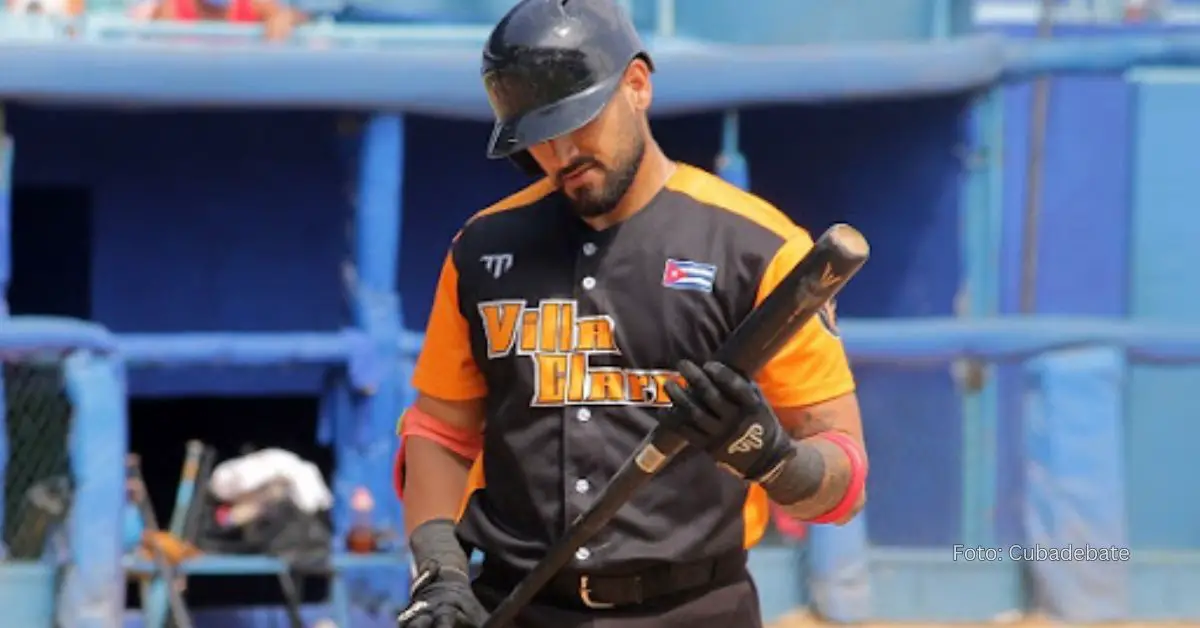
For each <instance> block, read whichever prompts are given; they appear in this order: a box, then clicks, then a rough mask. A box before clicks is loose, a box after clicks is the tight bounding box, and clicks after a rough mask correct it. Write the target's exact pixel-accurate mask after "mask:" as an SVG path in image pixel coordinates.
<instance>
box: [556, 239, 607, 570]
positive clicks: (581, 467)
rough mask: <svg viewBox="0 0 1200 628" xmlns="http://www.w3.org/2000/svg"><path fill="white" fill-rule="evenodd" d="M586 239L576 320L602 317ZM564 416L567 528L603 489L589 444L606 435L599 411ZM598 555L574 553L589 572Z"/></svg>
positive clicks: (579, 255) (578, 257)
mask: <svg viewBox="0 0 1200 628" xmlns="http://www.w3.org/2000/svg"><path fill="white" fill-rule="evenodd" d="M584 232H585V233H584V236H583V237H582V238H580V239H579V240H578V241H577V247H576V251H577V252H576V254H575V264H574V266H575V276H574V290H573V294H572V296H573V298H574V300H575V302H576V303H577V306H576V307H577V308H578V311H577V312H576V315H577V316H580V317H583V316H593V315H596V314H599V313H600V312H599V310H598V308H597V307H596V303H595V301H594V299H593V295H594V291H596V290H599V289H601V288H600V281H601V279H602V277H601V276H600V263H599V261H600V255H599V253H600V245H599V244H598V243H597V241H598V240H599V238H598V237H595V236H597V235H598V234H595V233H594V232H590V230H584ZM563 410H564V412H563V481H564V486H563V489H564V494H565V499H564V502H563V504H564V506H565V508H564V510H565V514H566V517H565V519H566V520H565V522H564V523H565V524H566V525H568V526H569V525H570V522H571V521H573V520H574V519H575V517H576V516H578V515H579V514H580V513H582V512H583V511H584V510H586V509H587V508H588V507H589V506H591V504H592V501H593V500H594V498H595V495H596V493H597V492H598V491H599V490H600V489H601V488H603V486H602V482H603V480H602V479H601V478H597V477H593V476H594V474H595V473H596V469H597V465H596V464H594V462H593V460H592V459H591V457H592V456H593V455H594V452H593V451H590V448H589V443H591V444H593V445H592V447H593V448H594V444H595V443H600V442H602V440H603V434H602V433H601V432H600V431H599V429H598V426H597V425H596V424H595V422H594V421H595V419H597V418H600V415H601V414H602V412H601V410H600V408H599V407H589V406H587V405H575V406H571V405H568V406H566V407H565V408H564V409H563ZM595 552H596V548H595V547H593V546H587V545H585V546H583V547H580V548H579V549H578V550H576V552H575V562H576V564H577V565H578V566H579V567H580V568H586V566H587V565H588V563H589V561H590V559H592V557H593V555H594V554H595Z"/></svg>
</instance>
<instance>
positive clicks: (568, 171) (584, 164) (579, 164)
mask: <svg viewBox="0 0 1200 628" xmlns="http://www.w3.org/2000/svg"><path fill="white" fill-rule="evenodd" d="M603 167H604V166H602V165H600V162H598V161H596V160H595V159H592V158H591V157H582V158H580V159H576V160H575V161H572V162H571V163H569V164H567V166H566V167H565V168H562V169H560V170H559V171H558V174H556V175H554V178H555V179H556V180H557V182H558V184H559V185H562V183H563V180H564V179H566V178H567V177H569V176H571V175H573V174H576V173H579V172H582V171H584V170H586V169H588V168H603Z"/></svg>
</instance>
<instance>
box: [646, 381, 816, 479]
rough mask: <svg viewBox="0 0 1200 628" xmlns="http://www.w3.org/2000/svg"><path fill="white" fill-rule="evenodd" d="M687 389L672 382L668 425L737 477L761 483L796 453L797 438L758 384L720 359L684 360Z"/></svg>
mask: <svg viewBox="0 0 1200 628" xmlns="http://www.w3.org/2000/svg"><path fill="white" fill-rule="evenodd" d="M679 374H680V375H681V376H682V377H683V379H684V381H685V382H686V383H687V388H684V387H683V386H680V385H679V384H678V383H677V382H675V381H668V382H667V383H666V390H667V394H668V395H670V396H671V402H672V408H671V410H670V411H668V412H667V413H666V414H665V416H664V418H663V420H662V425H663V427H665V428H666V429H669V430H672V431H674V432H675V433H677V434H679V435H680V436H681V437H683V438H684V439H685V440H687V441H688V444H690V445H691V446H693V447H696V448H698V449H702V450H704V451H706V452H708V453H709V454H710V455H711V456H712V457H713V458H714V459H715V460H716V461H717V463H718V464H720V465H721V466H722V467H725V468H726V469H727V470H729V471H731V472H732V473H733V474H734V475H737V476H738V477H742V478H745V479H748V480H754V481H758V482H761V481H763V480H765V479H767V478H768V477H769V476H770V475H771V474H772V473H773V472H774V471H777V470H778V469H779V468H780V467H781V466H782V465H783V463H785V462H787V461H788V459H790V458H791V457H792V456H794V455H795V449H794V447H793V446H792V439H791V437H790V436H789V435H788V434H787V432H786V431H784V429H783V426H782V425H780V424H779V419H778V418H777V417H776V416H775V412H774V411H773V410H771V406H770V405H769V404H768V403H767V401H766V399H765V398H764V397H763V396H762V392H761V391H760V390H759V389H758V386H756V385H755V384H754V382H751V381H750V380H748V379H746V378H745V377H742V376H741V375H739V374H738V373H737V372H736V371H734V370H733V369H731V368H729V367H728V366H726V365H724V364H721V363H720V362H708V363H706V364H705V365H704V367H703V368H701V367H698V366H696V365H695V364H693V363H692V362H689V361H687V360H683V361H682V362H680V363H679Z"/></svg>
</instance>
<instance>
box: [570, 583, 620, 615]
mask: <svg viewBox="0 0 1200 628" xmlns="http://www.w3.org/2000/svg"><path fill="white" fill-rule="evenodd" d="M579 599H580V601H582V602H583V605H584V606H586V607H588V608H591V609H595V610H602V609H606V608H612V607H614V606H616V604H609V603H608V602H597V601H596V600H593V599H592V590H591V588H590V587H589V586H588V577H587V576H579Z"/></svg>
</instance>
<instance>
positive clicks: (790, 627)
mask: <svg viewBox="0 0 1200 628" xmlns="http://www.w3.org/2000/svg"><path fill="white" fill-rule="evenodd" d="M1066 625H1067V624H1061V623H1054V622H1051V621H1047V620H1045V619H1041V618H1037V617H1032V618H1026V619H1021V620H1019V621H1012V622H994V623H981V624H891V623H879V624H855V626H856V628H976V627H978V628H1000V627H1007V626H1012V627H1013V628H1063V626H1066ZM831 626H834V625H833V624H825V623H822V622H821V621H819V620H817V619H815V618H813V617H812V616H810V615H808V614H806V613H796V614H794V615H789V616H787V617H784V618H783V619H780V620H779V621H776V622H773V623H771V624H768V625H767V628H822V627H824V628H830V627H831ZM1105 626H1108V627H1109V628H1167V627H1172V628H1176V627H1177V628H1183V627H1185V626H1186V627H1191V628H1200V623H1183V622H1163V623H1157V622H1155V623H1140V622H1139V623H1123V624H1105Z"/></svg>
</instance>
